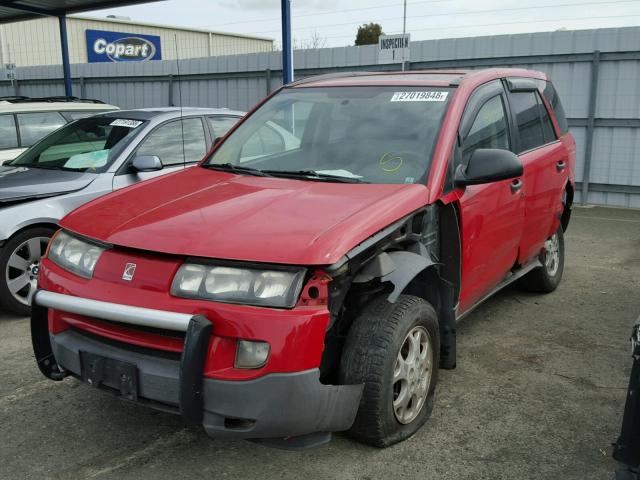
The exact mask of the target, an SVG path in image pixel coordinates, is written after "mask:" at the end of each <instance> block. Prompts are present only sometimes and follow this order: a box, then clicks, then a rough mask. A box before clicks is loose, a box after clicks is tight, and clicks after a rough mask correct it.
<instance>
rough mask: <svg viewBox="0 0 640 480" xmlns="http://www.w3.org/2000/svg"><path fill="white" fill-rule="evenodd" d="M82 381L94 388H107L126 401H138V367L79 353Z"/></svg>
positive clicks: (87, 353) (88, 353) (86, 353)
mask: <svg viewBox="0 0 640 480" xmlns="http://www.w3.org/2000/svg"><path fill="white" fill-rule="evenodd" d="M80 363H81V368H82V380H83V381H85V382H86V383H88V384H89V385H92V386H94V387H96V388H101V387H102V388H104V387H108V388H111V389H115V390H117V391H119V392H120V395H122V396H123V397H124V398H126V399H127V400H132V401H136V400H138V367H137V366H136V365H135V364H133V363H128V362H123V361H121V360H116V359H113V358H107V357H103V356H101V355H96V354H95V353H90V352H82V351H81V352H80Z"/></svg>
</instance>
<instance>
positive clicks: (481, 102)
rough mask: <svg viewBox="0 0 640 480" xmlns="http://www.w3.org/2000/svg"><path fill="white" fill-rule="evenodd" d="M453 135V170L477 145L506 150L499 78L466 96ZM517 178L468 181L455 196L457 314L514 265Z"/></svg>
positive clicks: (520, 214)
mask: <svg viewBox="0 0 640 480" xmlns="http://www.w3.org/2000/svg"><path fill="white" fill-rule="evenodd" d="M458 133H459V145H458V147H457V148H456V151H455V152H454V165H453V167H454V168H459V167H462V168H465V167H466V165H467V164H468V161H469V158H470V157H471V155H472V154H473V152H474V151H475V150H477V149H479V148H497V149H503V150H511V149H512V145H513V143H512V135H511V128H510V125H509V116H508V114H507V101H506V96H505V92H504V89H503V86H502V82H500V81H499V80H496V81H494V82H491V83H489V84H486V85H484V86H482V87H480V88H479V89H477V90H476V91H475V92H474V93H473V94H472V95H471V97H470V99H469V101H468V103H467V106H466V108H465V112H464V114H463V117H462V122H461V124H460V129H459V132H458ZM520 181H521V179H514V180H503V181H498V182H493V183H487V184H483V185H468V186H467V187H465V189H464V191H463V193H462V195H461V196H460V198H459V202H460V217H461V222H460V223H461V225H462V228H461V236H462V278H461V283H462V284H461V289H460V302H459V303H460V305H459V313H462V312H464V311H465V310H468V309H469V308H470V307H472V306H473V305H474V304H475V303H476V302H477V301H478V300H480V299H482V297H483V296H484V295H486V294H487V293H489V292H490V291H491V290H493V288H494V287H496V286H497V285H498V284H499V283H500V282H501V280H503V279H504V278H505V276H506V275H507V274H508V273H509V271H510V270H511V268H512V267H513V266H514V264H515V263H516V260H517V258H518V248H519V245H520V239H521V235H522V227H523V224H524V200H523V196H522V190H521V183H520Z"/></svg>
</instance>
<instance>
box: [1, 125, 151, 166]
mask: <svg viewBox="0 0 640 480" xmlns="http://www.w3.org/2000/svg"><path fill="white" fill-rule="evenodd" d="M144 123H145V122H142V121H140V120H131V119H125V118H116V117H111V116H109V117H102V116H99V117H89V118H83V119H81V120H77V121H75V122H72V123H70V124H68V125H66V126H64V127H62V128H61V129H59V130H56V131H55V132H53V133H51V134H50V135H48V136H46V137H45V138H43V139H42V140H41V141H39V142H38V143H36V144H35V145H34V146H33V147H31V148H30V149H28V150H26V151H25V152H23V153H22V154H21V155H20V156H19V157H17V158H16V159H15V160H13V161H11V162H7V164H8V165H13V166H24V167H32V168H46V169H52V170H74V171H87V172H97V173H99V172H103V171H105V170H106V169H107V168H108V166H109V165H110V164H111V162H112V161H113V160H114V159H115V158H117V156H118V155H119V154H120V153H121V152H122V150H123V149H124V148H125V147H126V146H127V145H128V144H129V142H131V140H132V139H133V138H134V137H135V136H136V135H137V134H138V132H140V131H141V130H142V129H141V126H142V125H143V124H144Z"/></svg>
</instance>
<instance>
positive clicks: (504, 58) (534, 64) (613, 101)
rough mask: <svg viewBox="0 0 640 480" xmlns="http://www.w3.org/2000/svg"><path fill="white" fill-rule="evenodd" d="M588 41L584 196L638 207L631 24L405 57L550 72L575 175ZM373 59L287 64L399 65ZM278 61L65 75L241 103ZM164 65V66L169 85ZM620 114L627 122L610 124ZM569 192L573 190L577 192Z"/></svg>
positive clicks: (420, 45) (127, 100)
mask: <svg viewBox="0 0 640 480" xmlns="http://www.w3.org/2000/svg"><path fill="white" fill-rule="evenodd" d="M595 50H599V51H600V52H601V61H600V67H599V72H598V73H599V77H598V92H597V98H596V110H595V115H594V118H595V120H594V121H595V128H594V133H593V149H592V151H593V154H592V158H591V169H590V176H589V181H590V183H594V184H597V185H594V190H590V192H589V195H588V201H589V202H593V203H605V204H612V205H622V206H633V207H640V194H638V193H637V192H638V191H639V189H638V188H635V189H634V191H633V192H632V193H625V192H623V191H622V192H621V191H620V187H624V186H632V187H640V162H639V160H638V159H637V155H636V152H637V151H638V149H639V148H640V128H638V127H640V82H639V81H638V79H639V78H640V27H626V28H608V29H599V30H582V31H558V32H543V33H531V34H517V35H495V36H486V37H478V38H458V39H456V38H450V39H440V40H426V41H419V42H412V44H411V62H414V63H419V67H420V68H438V67H440V68H442V67H446V68H456V67H463V68H470V69H475V68H485V67H490V66H494V65H495V66H500V67H505V66H514V67H522V68H532V69H535V70H540V71H543V72H545V73H547V74H548V75H550V77H551V78H552V79H553V81H554V84H555V85H556V88H557V90H558V92H559V93H560V95H561V97H562V100H563V103H564V107H565V110H566V111H567V116H568V117H569V118H570V120H571V121H572V122H573V125H574V126H572V132H573V134H574V136H575V138H576V142H577V166H576V178H577V180H578V181H582V180H583V177H584V164H585V151H586V145H587V142H588V134H587V128H586V127H585V125H586V124H587V117H588V115H589V92H590V89H591V68H592V58H593V52H594V51H595ZM569 55H570V56H569ZM612 55H616V57H615V58H612ZM625 55H626V56H625ZM622 57H624V58H622ZM376 61H377V46H375V45H371V46H365V47H335V48H326V49H317V50H304V51H302V50H297V51H295V61H294V65H295V67H296V78H303V77H305V76H308V75H312V74H319V73H329V72H332V71H336V70H345V69H349V68H354V69H370V70H376V69H377V70H380V69H386V70H388V69H393V68H396V69H397V68H399V65H395V66H389V65H382V66H379V65H376ZM281 65H282V60H281V56H280V53H279V52H268V53H252V54H245V55H234V56H220V57H206V58H195V59H188V60H182V61H181V62H180V65H179V70H180V76H178V75H177V74H178V64H177V63H176V61H175V60H166V61H157V62H142V63H135V62H132V63H126V64H125V63H122V64H78V65H72V75H73V76H74V91H75V92H76V95H79V94H80V81H79V78H80V77H83V78H84V83H85V89H86V96H87V97H89V98H98V99H101V100H104V101H105V102H108V103H112V104H114V105H118V106H120V107H121V108H140V107H154V106H166V105H168V104H169V102H170V96H171V97H172V98H173V103H174V104H176V105H177V104H178V102H179V91H180V88H181V89H182V102H183V105H185V106H212V107H214V106H215V107H229V108H233V109H240V110H249V109H250V108H251V107H252V106H253V105H254V104H255V103H256V102H258V101H259V100H260V99H261V98H263V96H264V95H265V94H266V93H267V80H266V75H267V73H266V70H267V69H269V70H270V71H271V90H272V91H273V90H275V89H277V88H279V87H280V85H281V84H282V76H281V72H280V69H281ZM413 68H417V67H416V65H413ZM16 74H17V78H18V85H19V93H20V94H21V95H28V96H49V95H63V93H64V89H63V84H62V78H61V77H62V71H61V68H60V66H55V65H53V66H35V67H24V68H18V70H17V72H16ZM169 75H173V81H172V85H171V87H170V82H169V77H168V76H169ZM5 78H6V71H5V70H4V69H2V68H0V79H5ZM170 88H171V93H172V95H170V94H169V89H170ZM14 94H15V88H14V87H13V86H12V85H11V84H10V82H8V81H7V80H0V95H3V96H4V95H14ZM620 120H625V121H627V120H630V121H631V122H635V123H633V124H632V125H620ZM616 121H617V122H618V124H616ZM612 123H613V124H614V125H613V126H612ZM603 185H604V187H602V186H603ZM611 186H612V187H611ZM598 188H599V189H600V190H602V189H603V188H604V189H605V190H606V189H607V188H608V189H609V190H610V191H599V190H597V189H598ZM611 190H614V191H615V192H613V191H611ZM630 191H631V190H630ZM576 196H577V198H578V199H579V198H580V195H579V193H578V194H577V195H576Z"/></svg>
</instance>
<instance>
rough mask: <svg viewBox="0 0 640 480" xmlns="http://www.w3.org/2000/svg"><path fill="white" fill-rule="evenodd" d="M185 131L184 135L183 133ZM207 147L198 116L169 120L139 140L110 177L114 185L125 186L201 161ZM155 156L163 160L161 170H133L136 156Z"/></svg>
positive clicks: (117, 186)
mask: <svg viewBox="0 0 640 480" xmlns="http://www.w3.org/2000/svg"><path fill="white" fill-rule="evenodd" d="M183 134H184V136H183ZM207 149H208V142H207V135H206V134H205V129H204V124H203V119H202V118H201V117H190V118H183V119H181V120H170V121H168V122H165V123H163V124H162V125H160V126H158V127H156V128H155V129H154V130H152V131H151V132H150V133H149V134H147V135H146V136H145V137H144V138H143V139H142V140H141V141H140V143H139V145H138V147H137V148H136V150H135V151H134V153H133V154H132V155H131V156H130V158H129V159H128V161H127V163H126V164H125V165H124V166H123V167H121V168H120V169H119V171H118V173H117V174H116V176H115V177H114V178H113V188H114V190H115V189H117V188H121V187H125V186H127V185H131V184H132V183H136V182H140V181H142V180H147V179H149V178H153V177H157V176H159V175H165V174H167V173H171V172H175V171H178V170H182V169H184V168H185V166H191V165H195V164H196V163H197V162H199V161H200V160H202V157H204V155H205V153H206V152H207ZM142 155H155V156H156V157H158V158H160V161H161V162H162V170H158V171H155V172H135V171H133V170H131V168H130V164H131V162H132V161H133V159H134V158H135V157H137V156H142Z"/></svg>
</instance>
